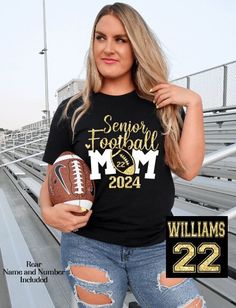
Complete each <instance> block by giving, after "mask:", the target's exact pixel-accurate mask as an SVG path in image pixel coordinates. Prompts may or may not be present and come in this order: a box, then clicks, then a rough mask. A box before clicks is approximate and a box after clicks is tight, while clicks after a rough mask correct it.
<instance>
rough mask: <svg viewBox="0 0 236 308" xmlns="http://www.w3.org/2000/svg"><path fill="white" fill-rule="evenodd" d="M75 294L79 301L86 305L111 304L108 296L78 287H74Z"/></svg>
mask: <svg viewBox="0 0 236 308" xmlns="http://www.w3.org/2000/svg"><path fill="white" fill-rule="evenodd" d="M76 292H77V295H78V297H79V299H80V300H81V301H83V302H84V303H86V304H94V305H98V304H112V300H111V298H110V297H109V296H107V295H105V294H97V293H93V292H90V291H88V290H86V289H84V288H82V287H81V286H78V285H77V286H76Z"/></svg>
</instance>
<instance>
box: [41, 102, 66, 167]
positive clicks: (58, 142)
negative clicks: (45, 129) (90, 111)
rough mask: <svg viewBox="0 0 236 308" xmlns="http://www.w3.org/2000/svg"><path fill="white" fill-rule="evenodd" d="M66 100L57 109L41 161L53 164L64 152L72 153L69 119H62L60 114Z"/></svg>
mask: <svg viewBox="0 0 236 308" xmlns="http://www.w3.org/2000/svg"><path fill="white" fill-rule="evenodd" d="M67 102H68V99H66V100H64V101H63V102H62V103H61V104H60V105H59V106H58V108H57V110H56V112H55V114H54V116H53V119H52V122H51V126H50V131H49V136H48V140H47V144H46V148H45V152H44V156H43V161H45V162H46V163H48V164H51V165H52V164H53V163H54V161H55V160H56V159H57V157H58V156H59V155H60V154H61V153H62V152H64V151H72V130H71V126H70V120H71V117H68V118H66V117H63V118H62V113H63V111H64V108H65V107H66V103H67Z"/></svg>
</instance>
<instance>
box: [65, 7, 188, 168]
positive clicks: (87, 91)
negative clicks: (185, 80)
mask: <svg viewBox="0 0 236 308" xmlns="http://www.w3.org/2000/svg"><path fill="white" fill-rule="evenodd" d="M104 15H114V16H116V17H118V18H119V19H120V21H121V22H122V24H123V25H124V28H125V30H126V33H127V36H128V38H129V40H130V42H131V46H132V48H133V53H134V58H135V61H134V65H133V69H132V74H133V82H134V85H135V89H136V91H137V94H138V95H139V96H140V97H142V98H144V99H147V100H149V101H152V100H153V94H151V93H150V92H149V91H150V89H151V88H152V87H153V86H155V85H157V84H158V83H165V82H168V69H167V64H166V60H165V56H164V54H163V52H162V50H161V48H160V46H159V44H158V43H157V39H156V37H155V36H154V34H153V33H152V31H151V30H150V29H149V27H148V25H147V24H146V22H145V21H144V20H143V18H142V17H141V15H140V14H139V13H138V12H137V11H136V10H135V9H134V8H132V7H131V6H129V5H128V4H125V3H118V2H117V3H114V4H113V5H106V6H104V7H103V8H102V9H101V11H100V12H99V13H98V15H97V17H96V19H95V22H94V26H93V29H92V35H91V41H90V47H89V52H88V58H87V76H86V80H85V85H84V89H83V91H82V92H81V93H78V94H76V95H75V96H73V97H72V98H71V99H70V100H69V102H68V104H67V107H66V109H65V114H67V112H68V108H69V106H70V105H71V103H73V102H74V101H75V100H76V99H78V98H82V100H83V104H82V106H80V107H79V108H77V109H76V110H75V112H74V114H73V117H72V120H71V127H72V131H73V132H74V131H75V127H76V124H77V123H78V121H79V119H80V118H81V117H82V116H83V115H84V114H85V113H86V112H87V110H88V109H89V108H90V106H91V101H90V95H91V93H92V92H95V93H96V92H99V91H100V90H101V87H102V76H101V75H100V73H99V71H98V69H97V67H96V64H95V60H94V54H93V43H94V36H95V29H96V25H97V23H98V21H99V20H100V18H101V17H103V16H104ZM157 116H159V118H160V120H161V123H162V126H163V130H164V135H165V138H164V140H165V141H164V148H165V162H166V163H167V165H169V167H170V168H171V169H172V170H173V171H175V172H182V171H184V169H185V168H184V165H183V163H182V161H181V159H180V154H179V140H180V134H181V127H182V119H181V117H180V112H179V107H177V106H176V105H168V106H166V107H163V108H161V109H160V110H158V111H157Z"/></svg>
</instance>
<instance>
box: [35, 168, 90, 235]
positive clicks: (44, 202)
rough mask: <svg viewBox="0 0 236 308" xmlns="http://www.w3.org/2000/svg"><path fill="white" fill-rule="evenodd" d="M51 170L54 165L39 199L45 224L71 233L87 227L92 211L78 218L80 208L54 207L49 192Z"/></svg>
mask: <svg viewBox="0 0 236 308" xmlns="http://www.w3.org/2000/svg"><path fill="white" fill-rule="evenodd" d="M51 168H52V165H48V171H47V175H46V177H45V180H44V182H43V184H42V186H41V190H40V197H39V202H40V209H41V215H42V218H43V220H44V222H45V223H46V224H47V225H50V226H52V227H54V228H56V229H58V230H60V231H62V232H71V231H73V230H75V229H78V228H82V227H84V226H86V225H87V223H88V220H89V218H90V216H91V214H92V211H91V210H90V211H89V212H88V213H87V214H86V215H84V216H78V215H80V213H81V212H82V211H81V208H80V207H79V206H76V205H70V204H65V203H59V204H56V205H54V206H53V205H52V203H51V201H50V196H49V191H48V173H49V171H50V169H51Z"/></svg>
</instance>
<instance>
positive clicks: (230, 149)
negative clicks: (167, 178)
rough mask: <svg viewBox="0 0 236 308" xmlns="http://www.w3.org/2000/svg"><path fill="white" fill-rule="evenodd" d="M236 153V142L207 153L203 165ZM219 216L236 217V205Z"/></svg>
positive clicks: (174, 175)
mask: <svg viewBox="0 0 236 308" xmlns="http://www.w3.org/2000/svg"><path fill="white" fill-rule="evenodd" d="M235 153H236V143H234V144H231V145H229V146H226V147H224V148H223V149H220V150H218V151H215V152H213V153H210V154H208V155H206V156H205V158H204V161H203V164H202V167H205V166H207V165H209V164H213V163H215V162H217V161H219V160H222V159H224V158H226V157H229V156H231V155H233V154H235ZM172 176H173V179H176V178H178V176H177V175H176V174H174V173H173V174H172ZM219 216H228V219H229V220H231V219H233V218H236V206H235V207H233V208H231V209H230V210H227V211H224V212H223V213H221V214H219Z"/></svg>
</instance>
